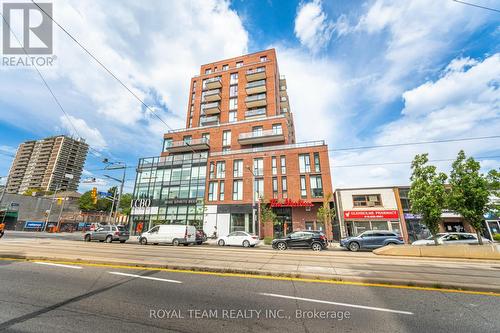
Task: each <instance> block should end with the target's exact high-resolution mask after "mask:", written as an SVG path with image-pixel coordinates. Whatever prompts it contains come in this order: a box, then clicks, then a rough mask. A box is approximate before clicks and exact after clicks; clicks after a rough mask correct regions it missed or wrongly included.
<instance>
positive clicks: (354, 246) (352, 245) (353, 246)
mask: <svg viewBox="0 0 500 333" xmlns="http://www.w3.org/2000/svg"><path fill="white" fill-rule="evenodd" d="M349 250H351V251H352V252H356V251H358V250H359V244H358V243H356V242H352V243H349Z"/></svg>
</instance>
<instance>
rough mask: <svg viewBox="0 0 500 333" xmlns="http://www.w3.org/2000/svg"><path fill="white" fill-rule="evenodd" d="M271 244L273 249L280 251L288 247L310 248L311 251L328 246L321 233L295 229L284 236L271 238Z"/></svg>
mask: <svg viewBox="0 0 500 333" xmlns="http://www.w3.org/2000/svg"><path fill="white" fill-rule="evenodd" d="M272 246H273V249H278V250H280V251H283V250H286V249H288V248H310V249H313V251H321V250H325V249H326V248H327V247H328V242H327V240H326V237H325V235H324V234H322V233H316V232H311V231H297V232H292V233H291V234H289V235H288V236H286V237H284V238H277V239H273V242H272Z"/></svg>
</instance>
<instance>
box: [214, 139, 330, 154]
mask: <svg viewBox="0 0 500 333" xmlns="http://www.w3.org/2000/svg"><path fill="white" fill-rule="evenodd" d="M324 145H325V141H309V142H301V143H291V144H288V145H278V146H269V147H257V148H246V149H238V150H231V151H227V152H226V151H217V152H212V153H210V156H224V155H238V154H250V153H260V152H270V151H273V152H281V151H282V150H284V149H297V148H308V147H319V146H324Z"/></svg>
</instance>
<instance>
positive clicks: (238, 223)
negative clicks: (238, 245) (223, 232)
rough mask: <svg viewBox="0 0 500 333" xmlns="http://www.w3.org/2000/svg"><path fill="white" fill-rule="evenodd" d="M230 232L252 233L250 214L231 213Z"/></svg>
mask: <svg viewBox="0 0 500 333" xmlns="http://www.w3.org/2000/svg"><path fill="white" fill-rule="evenodd" d="M229 230H230V232H233V231H246V232H248V233H253V223H252V214H244V213H232V214H231V225H230V228H229Z"/></svg>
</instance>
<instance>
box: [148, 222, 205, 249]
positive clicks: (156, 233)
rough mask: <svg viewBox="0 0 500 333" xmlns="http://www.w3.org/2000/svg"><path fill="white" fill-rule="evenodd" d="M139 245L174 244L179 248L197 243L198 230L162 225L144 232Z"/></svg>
mask: <svg viewBox="0 0 500 333" xmlns="http://www.w3.org/2000/svg"><path fill="white" fill-rule="evenodd" d="M139 243H140V244H142V245H147V244H150V243H151V244H172V245H174V246H178V245H180V244H183V245H185V246H188V245H189V244H194V243H196V228H195V227H194V226H192V225H184V224H161V225H157V226H155V227H153V228H151V229H150V230H148V231H146V232H143V233H142V234H141V235H140V236H139Z"/></svg>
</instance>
